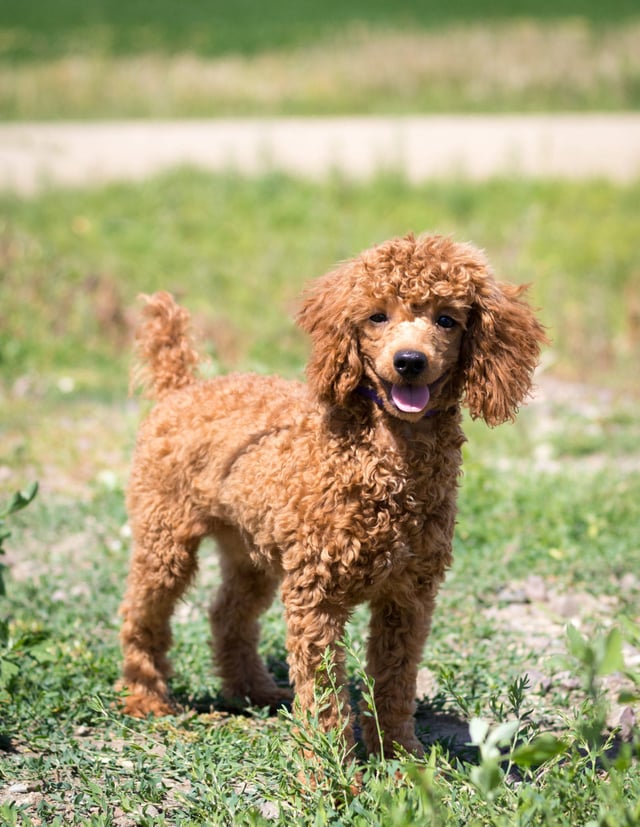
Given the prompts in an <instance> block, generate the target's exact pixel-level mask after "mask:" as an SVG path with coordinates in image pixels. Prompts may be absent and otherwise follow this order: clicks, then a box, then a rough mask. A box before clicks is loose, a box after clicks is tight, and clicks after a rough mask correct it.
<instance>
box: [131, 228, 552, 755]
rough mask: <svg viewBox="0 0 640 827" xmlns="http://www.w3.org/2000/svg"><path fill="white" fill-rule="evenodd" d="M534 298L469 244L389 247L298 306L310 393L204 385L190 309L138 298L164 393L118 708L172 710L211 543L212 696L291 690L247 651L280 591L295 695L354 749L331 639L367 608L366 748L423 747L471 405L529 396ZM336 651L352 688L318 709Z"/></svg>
mask: <svg viewBox="0 0 640 827" xmlns="http://www.w3.org/2000/svg"><path fill="white" fill-rule="evenodd" d="M525 292H526V288H525V287H522V286H514V285H510V284H506V283H501V282H500V281H498V280H496V278H495V277H494V275H493V273H492V270H491V268H490V265H489V263H488V261H487V259H486V257H485V255H484V254H483V253H482V252H481V251H480V250H478V249H476V248H475V247H473V246H471V245H468V244H461V243H456V242H454V241H453V240H452V239H451V238H449V237H445V236H439V235H423V236H420V237H417V238H416V237H415V236H414V235H412V234H409V235H406V236H404V237H399V238H393V239H391V240H389V241H386V242H384V243H382V244H380V245H378V246H375V247H373V248H371V249H369V250H366V251H364V252H363V253H361V254H360V255H359V256H357V257H356V258H354V259H352V260H350V261H347V262H345V263H343V264H341V265H340V266H338V267H337V268H336V269H335V270H333V271H331V272H329V273H328V274H326V275H324V276H323V277H321V278H320V279H318V280H317V281H316V282H315V283H313V284H312V285H311V286H310V287H309V289H308V290H307V292H306V293H305V295H304V296H303V299H302V303H301V309H300V311H299V315H298V319H297V321H298V324H299V325H300V327H301V328H302V330H303V331H305V332H306V333H307V334H309V336H310V339H311V345H312V349H311V355H310V359H309V362H308V366H307V380H308V381H307V383H306V384H304V383H299V382H294V381H285V380H284V379H282V378H278V377H274V376H257V375H251V374H246V375H242V374H232V375H228V376H220V377H216V378H213V379H209V380H207V381H201V380H199V379H198V377H197V365H198V355H197V353H196V352H195V350H194V348H193V345H192V341H191V338H190V334H189V317H188V314H187V312H186V311H185V310H184V309H182V308H180V307H178V306H177V305H176V304H175V303H174V301H173V299H172V297H171V296H170V295H169V294H168V293H164V292H161V293H156V294H154V295H152V296H151V297H147V298H146V307H145V309H144V313H143V321H142V324H141V327H140V330H139V333H138V353H139V356H140V361H141V365H142V367H141V368H140V369H139V370H138V377H139V378H140V377H142V381H143V384H144V385H145V387H146V388H147V391H148V392H149V393H150V395H151V396H152V398H154V399H156V400H157V404H156V405H155V407H154V408H153V409H152V410H151V413H150V414H149V416H148V417H147V419H146V421H144V423H143V424H142V426H141V428H140V431H139V435H138V439H137V445H136V449H135V455H134V459H133V465H132V470H131V476H130V483H129V486H128V494H127V506H128V513H129V519H130V525H131V530H132V537H133V552H132V559H131V568H130V574H129V578H128V586H127V592H126V595H125V598H124V602H123V606H122V615H123V625H122V631H121V643H122V648H123V654H124V677H123V680H122V686H123V688H124V691H125V693H126V697H125V698H124V708H125V711H126V712H127V713H129V714H131V715H135V716H146V715H149V714H154V715H164V714H169V713H171V712H173V711H174V706H173V703H172V701H171V698H170V694H169V689H168V686H167V679H168V676H169V674H170V665H169V661H168V659H167V652H168V649H169V647H170V644H171V632H170V619H171V615H172V612H173V610H174V607H175V604H176V601H177V600H179V598H181V597H182V595H183V594H184V593H185V590H186V589H187V587H188V586H189V584H190V583H191V581H192V579H193V577H194V575H195V573H196V569H197V553H198V547H199V545H200V542H201V540H202V539H203V538H204V537H213V538H214V539H215V541H216V544H217V548H218V551H219V554H220V564H221V572H222V583H221V586H220V588H219V591H218V593H217V596H216V597H215V599H214V602H213V603H212V605H211V608H210V621H211V629H212V637H213V650H214V658H215V662H216V666H217V670H218V673H219V676H220V678H221V681H222V694H223V696H224V697H226V698H229V699H233V700H236V701H237V700H240V701H242V702H245V703H250V704H253V705H256V706H259V707H263V706H270V707H275V706H277V705H279V704H281V703H283V701H285V700H286V698H287V697H289V696H290V693H289V692H288V690H285V689H283V688H282V687H280V686H278V685H277V684H276V682H275V681H274V679H273V678H272V677H271V675H270V674H269V673H268V671H267V669H266V667H265V665H264V663H263V662H262V660H261V659H260V657H259V656H258V653H257V643H258V638H259V616H260V614H261V613H262V612H263V611H264V610H265V609H266V608H267V607H268V606H269V605H270V603H271V601H272V599H273V597H274V595H275V593H276V591H277V589H278V587H279V586H280V588H281V595H282V600H283V604H284V610H285V615H286V627H287V638H286V645H287V652H288V663H289V670H290V678H291V681H292V683H293V686H294V687H295V695H296V699H297V701H296V702H297V707H298V709H299V710H300V712H301V713H302V714H303V715H306V714H312V715H314V716H316V717H315V720H317V721H319V724H320V726H321V727H323V728H324V729H326V730H328V729H330V728H333V727H340V728H341V729H342V730H343V733H344V739H345V742H346V744H347V746H348V747H351V746H352V745H353V743H354V734H353V726H352V720H351V717H352V716H351V714H350V711H349V705H348V699H347V693H346V689H345V688H344V684H345V669H344V652H343V649H342V648H341V647H340V646H339V645H338V644H339V642H340V640H341V637H342V635H343V632H344V628H345V623H346V622H347V620H348V619H349V616H350V615H351V613H352V611H353V609H354V607H355V606H356V605H358V604H360V603H363V602H364V603H367V604H368V605H369V607H370V611H371V621H370V637H369V642H368V648H367V672H368V674H369V675H370V677H371V679H372V681H373V687H374V692H373V697H374V702H375V707H376V711H377V719H378V725H379V729H380V731H381V732H382V737H380V733H379V732H378V730H377V727H376V722H375V720H374V719H373V717H372V716H363V718H362V737H363V740H364V744H365V747H366V749H368V750H369V751H371V752H376V751H377V752H380V751H381V750H382V752H383V753H384V754H386V755H390V754H392V753H393V752H394V749H395V748H396V747H397V746H400V747H402V748H404V749H406V750H408V751H409V752H412V753H415V754H417V755H420V754H422V746H421V744H420V742H419V740H418V738H417V737H416V734H415V728H414V719H413V712H414V707H415V685H416V676H417V670H418V665H419V662H420V658H421V656H422V651H423V647H424V644H425V640H426V638H427V636H428V633H429V630H430V626H431V619H432V615H433V611H434V606H435V602H436V595H437V592H438V588H439V586H440V584H441V583H442V581H443V579H444V576H445V573H446V571H447V569H448V568H449V566H450V565H451V562H452V538H453V534H454V525H455V518H456V498H457V489H458V479H459V475H460V465H461V447H462V445H463V443H464V441H465V437H464V435H463V431H462V429H461V407H462V406H464V407H466V408H467V409H468V411H469V414H470V416H471V417H472V418H478V417H479V418H482V419H483V420H484V421H485V422H486V423H487V424H488V425H490V426H494V425H498V424H500V423H502V422H505V421H507V420H512V419H513V418H514V417H515V415H516V412H517V410H518V407H519V405H520V404H521V403H522V402H523V401H524V400H525V399H526V397H527V396H528V395H529V393H530V389H531V382H532V375H533V372H534V369H535V367H536V365H537V363H538V360H539V354H540V348H541V346H542V345H543V344H544V343H545V342H546V337H545V331H544V328H543V326H542V325H541V323H540V321H539V320H538V319H537V317H536V315H535V313H534V312H533V310H532V309H531V307H530V305H529V304H528V303H527V301H526V297H525ZM327 651H328V652H329V657H330V661H331V664H332V669H333V673H334V680H335V682H336V683H337V685H338V686H340V687H343V688H342V689H341V690H340V691H339V692H338V693H334V694H333V695H331V698H330V701H329V702H328V703H324V704H322V705H321V706H320V705H319V704H317V702H316V701H317V698H318V691H322V690H323V688H326V686H327V685H328V681H329V676H328V675H327V670H322V669H321V668H320V665H321V664H322V663H323V658H325V657H326V652H327Z"/></svg>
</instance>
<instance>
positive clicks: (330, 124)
mask: <svg viewBox="0 0 640 827" xmlns="http://www.w3.org/2000/svg"><path fill="white" fill-rule="evenodd" d="M181 164H189V165H194V166H199V167H203V168H205V169H210V170H220V169H225V168H235V169H238V170H240V171H242V172H247V173H255V172H260V171H263V170H265V169H281V170H284V171H286V172H289V173H293V174H302V175H305V176H310V177H317V176H321V175H324V174H326V173H327V172H328V171H331V170H339V171H340V172H343V173H345V174H347V175H349V176H353V177H356V178H362V177H366V176H368V175H371V174H372V173H374V172H376V171H377V170H380V169H400V170H403V171H404V172H405V173H406V174H407V176H408V177H409V178H410V179H411V180H414V181H420V180H425V179H428V178H434V177H440V176H444V175H450V174H452V173H454V174H455V173H457V174H461V175H464V176H467V177H469V178H471V179H475V180H481V179H484V178H487V177H489V176H492V175H496V174H503V173H507V174H508V173H514V174H521V175H525V176H556V177H568V178H576V177H584V176H600V177H603V178H608V179H611V180H615V181H619V182H624V181H627V180H631V179H633V178H635V177H637V176H638V175H640V114H633V113H630V114H622V115H611V116H605V115H594V114H587V115H561V116H551V115H527V116H517V115H503V116H437V117H401V118H383V117H357V118H348V117H347V118H284V119H219V120H211V121H122V122H104V123H25V124H21V123H17V124H5V125H0V190H14V191H18V192H21V193H26V194H28V193H33V192H36V191H37V190H38V189H40V188H41V187H43V186H46V185H48V184H54V183H56V184H58V183H59V184H72V185H82V184H86V183H94V182H103V181H109V180H137V179H141V178H144V177H146V176H148V175H152V174H154V173H157V172H159V171H161V170H163V169H167V168H169V167H172V166H176V165H181Z"/></svg>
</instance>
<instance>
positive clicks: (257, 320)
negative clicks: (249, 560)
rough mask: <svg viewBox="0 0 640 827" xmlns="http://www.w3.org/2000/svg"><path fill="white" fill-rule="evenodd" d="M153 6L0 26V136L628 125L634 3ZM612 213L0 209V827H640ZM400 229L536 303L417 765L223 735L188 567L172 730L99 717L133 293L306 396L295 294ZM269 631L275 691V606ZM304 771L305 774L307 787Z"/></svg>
mask: <svg viewBox="0 0 640 827" xmlns="http://www.w3.org/2000/svg"><path fill="white" fill-rule="evenodd" d="M177 5H178V4H175V3H173V2H170V0H157V2H155V3H154V4H150V3H149V2H148V0H129V2H127V3H124V2H122V0H108V2H102V1H101V0H84V2H82V3H81V2H79V0H57V2H55V3H48V4H44V3H24V2H17V0H3V2H2V3H0V117H3V118H5V119H19V118H31V119H35V120H43V119H59V118H70V117H73V118H110V117H141V118H145V117H181V116H185V117H192V116H212V115H218V114H234V115H238V114H252V115H255V114H265V115H277V114H280V113H292V112H295V113H299V114H317V113H338V112H356V113H357V112H384V113H391V114H393V113H396V112H412V113H413V112H424V113H428V112H439V111H460V112H476V111H482V112H486V111H494V112H495V111H532V110H536V111H551V112H552V111H566V110H567V109H573V110H582V111H584V110H592V111H593V110H608V111H620V110H630V109H631V110H633V109H637V108H638V106H639V104H640V83H639V79H640V63H639V61H640V58H639V55H640V48H638V44H639V41H640V16H639V15H638V10H637V3H636V2H634V1H632V0H612V2H611V3H608V4H602V3H595V2H586V3H578V2H575V1H574V0H555V2H553V3H552V2H550V0H540V2H539V3H537V4H536V7H535V13H533V11H532V7H531V4H530V3H526V2H509V3H507V2H504V0H497V2H494V3H492V4H491V12H490V13H489V12H487V10H486V9H485V8H482V9H481V5H480V4H477V3H472V2H470V0H453V2H450V3H448V4H425V3H423V2H418V0H398V2H396V3H394V4H389V3H385V2H382V0H368V2H366V3H365V2H364V0H348V2H344V0H343V1H342V2H338V0H327V2H325V3H323V4H322V6H317V7H311V6H309V5H308V4H300V3H294V2H292V0H279V2H277V3H275V4H271V6H270V7H269V15H266V14H265V13H264V5H259V4H258V3H257V2H256V1H255V0H241V2H237V3H233V4H218V6H217V8H216V9H215V12H214V11H213V10H212V9H210V8H208V7H207V6H205V4H203V3H201V2H199V0H183V2H181V3H180V4H179V8H180V14H179V16H178V15H177V14H176V6H177ZM638 203H640V181H638V180H634V181H629V182H628V183H627V184H626V185H614V184H612V183H610V182H607V181H603V180H585V181H574V182H569V181H563V182H561V181H553V180H539V181H533V180H524V179H494V180H491V181H487V182H484V183H471V182H469V181H466V180H464V179H451V180H447V181H441V182H437V183H435V182H434V183H424V184H420V185H416V184H411V183H409V182H407V181H406V180H404V179H403V178H402V177H399V176H398V175H396V174H394V173H392V172H389V173H385V174H383V175H380V176H379V177H377V178H375V179H373V180H370V181H366V182H354V181H349V180H344V179H342V178H340V177H339V176H329V177H328V178H327V179H326V180H325V181H323V182H314V183H311V182H308V181H300V180H296V179H294V178H290V177H287V176H285V175H280V174H264V175H261V176H259V177H256V178H246V177H242V176H241V175H238V174H235V173H234V174H232V173H229V174H216V175H211V174H205V173H203V172H201V171H197V170H194V169H179V170H175V171H172V172H170V173H167V174H164V175H162V176H159V177H157V178H154V179H151V180H148V181H145V182H142V183H137V184H127V183H119V184H110V185H105V186H99V187H98V186H94V187H88V188H86V189H50V190H46V191H43V192H41V193H39V194H38V195H35V196H30V197H21V196H18V195H11V194H7V193H0V825H3V827H4V825H8V827H9V826H11V827H12V826H13V825H16V827H18V825H19V827H31V825H54V827H57V826H58V825H60V827H61V826H62V825H67V824H77V825H90V827H133V825H149V826H151V825H154V827H155V826H156V825H184V826H185V827H186V825H203V824H206V825H209V824H210V825H225V826H226V825H229V827H231V825H233V826H234V827H235V825H260V826H261V827H268V825H285V824H287V825H292V824H295V825H301V827H302V825H318V827H319V826H320V825H335V827H351V825H353V827H365V825H366V827H370V825H375V826H376V827H378V826H379V827H412V826H413V825H416V827H417V825H433V827H440V826H441V825H452V826H453V825H465V826H466V825H470V827H476V825H477V826H478V827H485V826H486V825H495V827H510V825H519V826H520V825H521V826H522V827H525V825H526V827H529V825H549V827H551V825H553V827H556V826H558V827H575V825H587V826H588V827H633V826H634V825H638V824H640V803H639V802H640V726H639V723H638V720H639V717H640V707H639V704H640V616H639V614H638V606H639V605H640V546H639V544H638V536H637V533H638V532H637V527H638V522H639V517H640V511H639V509H638V502H639V501H640V450H639V448H638V446H639V445H640V414H638V384H637V365H638V360H639V358H640V247H639V245H638V238H640V213H639V212H638V208H637V205H638ZM410 230H412V231H415V232H422V231H430V232H441V233H446V234H452V235H453V236H454V237H455V238H456V239H459V240H468V241H471V242H473V243H475V244H476V245H478V246H481V247H483V248H484V249H485V250H486V252H487V255H488V256H489V258H490V260H491V261H492V263H493V265H494V268H495V271H496V273H497V274H498V276H499V277H500V278H503V279H505V280H508V281H514V282H518V283H529V284H530V294H531V297H532V301H533V303H534V304H535V305H536V306H537V307H539V308H540V315H541V318H542V319H543V321H544V323H545V325H546V326H547V327H548V331H549V336H550V338H551V345H550V346H549V347H548V348H547V349H546V350H545V352H544V354H543V358H542V362H541V366H540V369H539V371H538V374H537V379H536V381H537V389H536V392H535V394H534V397H533V398H532V399H531V400H530V402H529V404H528V405H527V406H525V407H523V409H522V411H521V412H520V415H519V417H518V420H517V422H516V423H515V424H513V425H504V426H501V427H500V428H497V429H494V430H490V429H488V428H486V427H485V426H484V425H482V424H481V423H478V422H470V421H467V422H466V431H467V435H468V437H469V441H468V443H467V445H466V446H465V448H464V453H465V464H464V476H463V478H462V479H461V487H460V496H459V504H460V511H459V516H458V525H457V531H456V540H455V555H454V556H455V560H454V564H453V567H452V569H451V571H450V573H449V576H448V578H447V580H446V583H445V585H444V587H443V589H442V591H441V594H440V598H439V605H438V609H437V611H436V615H435V622H434V628H433V632H432V635H431V637H430V639H429V641H428V643H427V646H426V647H425V651H424V656H423V661H422V668H421V670H420V674H419V680H418V687H417V698H418V708H417V712H416V726H417V731H418V733H419V735H420V738H421V740H422V741H423V743H424V745H425V750H426V755H425V758H424V759H422V760H419V761H416V760H415V759H412V758H411V757H410V756H407V755H402V754H399V755H398V756H396V757H395V758H394V759H392V760H391V759H386V760H382V759H379V758H374V757H369V756H366V755H364V754H362V752H359V753H358V755H357V763H353V762H345V761H344V756H343V752H342V747H341V744H340V742H339V739H337V738H335V737H334V736H332V735H329V736H323V735H322V734H321V733H319V732H315V733H312V734H311V735H310V736H303V735H301V733H300V730H299V728H298V727H296V721H295V717H294V716H293V715H292V713H291V712H288V711H286V710H284V711H282V712H281V713H279V714H278V715H269V714H267V712H266V711H265V710H258V709H253V710H247V712H246V713H245V714H238V713H237V711H235V712H234V711H232V710H229V709H227V708H225V706H224V704H223V703H222V702H221V699H220V697H219V682H218V680H217V678H216V676H215V675H214V673H213V670H212V667H211V658H210V652H209V647H208V628H207V618H206V614H207V605H208V602H209V599H210V595H211V592H212V590H213V589H215V586H216V584H217V582H218V567H217V561H216V555H215V549H214V548H213V547H212V546H211V545H208V544H205V546H204V547H203V549H202V554H201V565H200V571H199V575H198V578H197V581H196V583H195V585H194V587H193V589H192V590H191V591H190V592H189V593H188V595H187V597H186V599H185V600H184V601H183V603H182V604H181V605H180V607H179V610H178V612H177V614H176V617H175V622H174V646H173V649H172V660H173V664H174V676H173V678H172V690H173V693H174V695H175V697H176V699H177V700H178V701H179V703H180V704H181V706H182V710H183V711H182V712H181V713H180V714H179V715H176V716H174V717H171V718H167V719H162V720H149V721H137V720H133V719H127V718H124V717H123V716H121V715H120V714H119V712H118V707H117V702H118V696H117V692H116V690H115V688H114V686H115V682H116V680H117V678H118V675H119V669H120V652H119V646H118V628H119V618H118V606H119V603H120V600H121V597H122V593H123V589H124V580H125V577H126V570H127V563H128V557H129V542H130V535H129V528H128V525H127V515H126V512H125V507H124V490H125V487H126V482H127V473H128V463H129V457H130V455H131V451H132V448H133V444H134V440H135V433H136V429H137V425H138V423H139V421H140V418H141V417H142V416H143V415H144V413H145V411H146V410H147V407H148V403H146V402H144V401H143V400H140V399H139V398H138V397H136V396H131V395H129V393H128V385H129V368H130V365H131V348H132V338H133V328H134V325H135V320H136V315H137V312H138V307H139V305H138V302H137V296H138V294H139V293H141V292H143V293H144V292H151V291H153V290H156V289H168V290H171V291H172V292H174V293H175V294H176V296H177V297H178V298H179V299H180V301H181V302H182V303H183V304H184V305H185V306H187V307H188V309H189V310H190V311H191V313H192V316H193V321H194V326H195V328H196V331H197V337H198V341H199V345H200V347H201V349H202V351H203V352H204V353H205V354H206V357H207V358H206V364H205V366H204V372H205V373H206V374H208V375H211V374H216V373H224V372H228V371H233V370H252V371H259V372H272V371H273V372H278V373H281V374H284V375H285V376H288V377H293V378H300V377H302V376H303V374H304V364H305V358H306V354H307V342H306V341H305V339H304V337H303V336H302V334H301V333H300V332H299V331H298V330H297V329H296V327H295V325H294V323H293V317H294V315H295V309H296V306H297V301H298V297H299V295H300V292H301V290H302V289H303V288H304V285H305V284H306V283H307V282H308V281H310V280H311V279H313V278H314V277H316V276H318V275H321V274H322V273H323V272H325V271H326V270H327V269H329V268H331V267H332V266H333V265H334V263H335V262H336V261H339V260H342V259H345V258H348V257H350V256H352V255H355V254H357V253H358V252H359V251H360V250H361V249H362V248H364V247H368V246H370V245H371V244H374V243H376V242H378V241H381V240H384V239H385V238H388V237H390V236H392V235H396V234H403V233H406V232H408V231H410ZM36 482H37V483H38V487H37V488H36V486H35V483H36ZM262 631H263V634H262V640H261V651H262V654H263V655H264V657H265V658H266V660H267V662H268V664H269V666H270V668H271V669H272V671H273V672H274V674H275V675H276V677H277V679H278V680H280V681H283V682H285V681H286V680H287V667H286V652H285V646H284V639H285V629H284V623H283V618H282V612H281V608H280V606H279V605H278V604H276V605H274V607H273V608H272V609H271V610H270V611H269V612H268V613H267V615H266V617H265V620H264V624H263V630H262ZM366 634H367V613H366V609H363V610H361V611H359V612H358V613H356V615H355V616H354V617H353V619H352V621H351V623H350V626H349V635H348V639H347V640H346V641H345V646H346V648H347V662H348V676H349V688H350V691H351V694H352V697H353V699H354V702H356V701H357V700H358V699H360V698H365V699H366V698H367V696H370V693H371V687H370V686H369V685H368V682H367V678H366V675H365V674H364V671H363V653H364V651H365V640H366ZM369 714H372V715H375V709H370V710H369ZM305 737H307V738H308V739H309V740H306V741H305ZM301 741H303V742H304V743H301ZM301 746H305V747H307V748H308V749H310V750H311V751H312V752H314V753H315V754H316V755H317V756H318V757H319V760H320V761H321V762H322V764H323V767H324V768H325V773H324V775H323V776H322V777H320V778H317V779H316V784H315V786H312V785H309V784H305V783H303V779H304V777H309V766H308V764H307V762H306V761H305V759H304V758H303V753H302V750H301V749H300V747H301ZM357 773H359V774H360V776H361V779H362V786H361V788H360V790H359V792H357V794H356V793H355V792H354V782H355V780H356V774H357Z"/></svg>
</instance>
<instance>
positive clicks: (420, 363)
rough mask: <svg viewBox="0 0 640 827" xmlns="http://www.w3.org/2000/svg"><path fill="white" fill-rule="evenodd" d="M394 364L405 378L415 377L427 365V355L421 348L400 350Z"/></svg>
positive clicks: (394, 358)
mask: <svg viewBox="0 0 640 827" xmlns="http://www.w3.org/2000/svg"><path fill="white" fill-rule="evenodd" d="M393 366H394V368H395V369H396V370H397V371H398V373H399V374H400V376H402V377H403V378H404V379H415V377H416V376H420V374H421V373H422V371H423V370H424V369H425V368H426V367H427V357H426V356H425V355H424V353H420V351H419V350H399V351H398V352H397V353H396V354H395V356H394V357H393Z"/></svg>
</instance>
